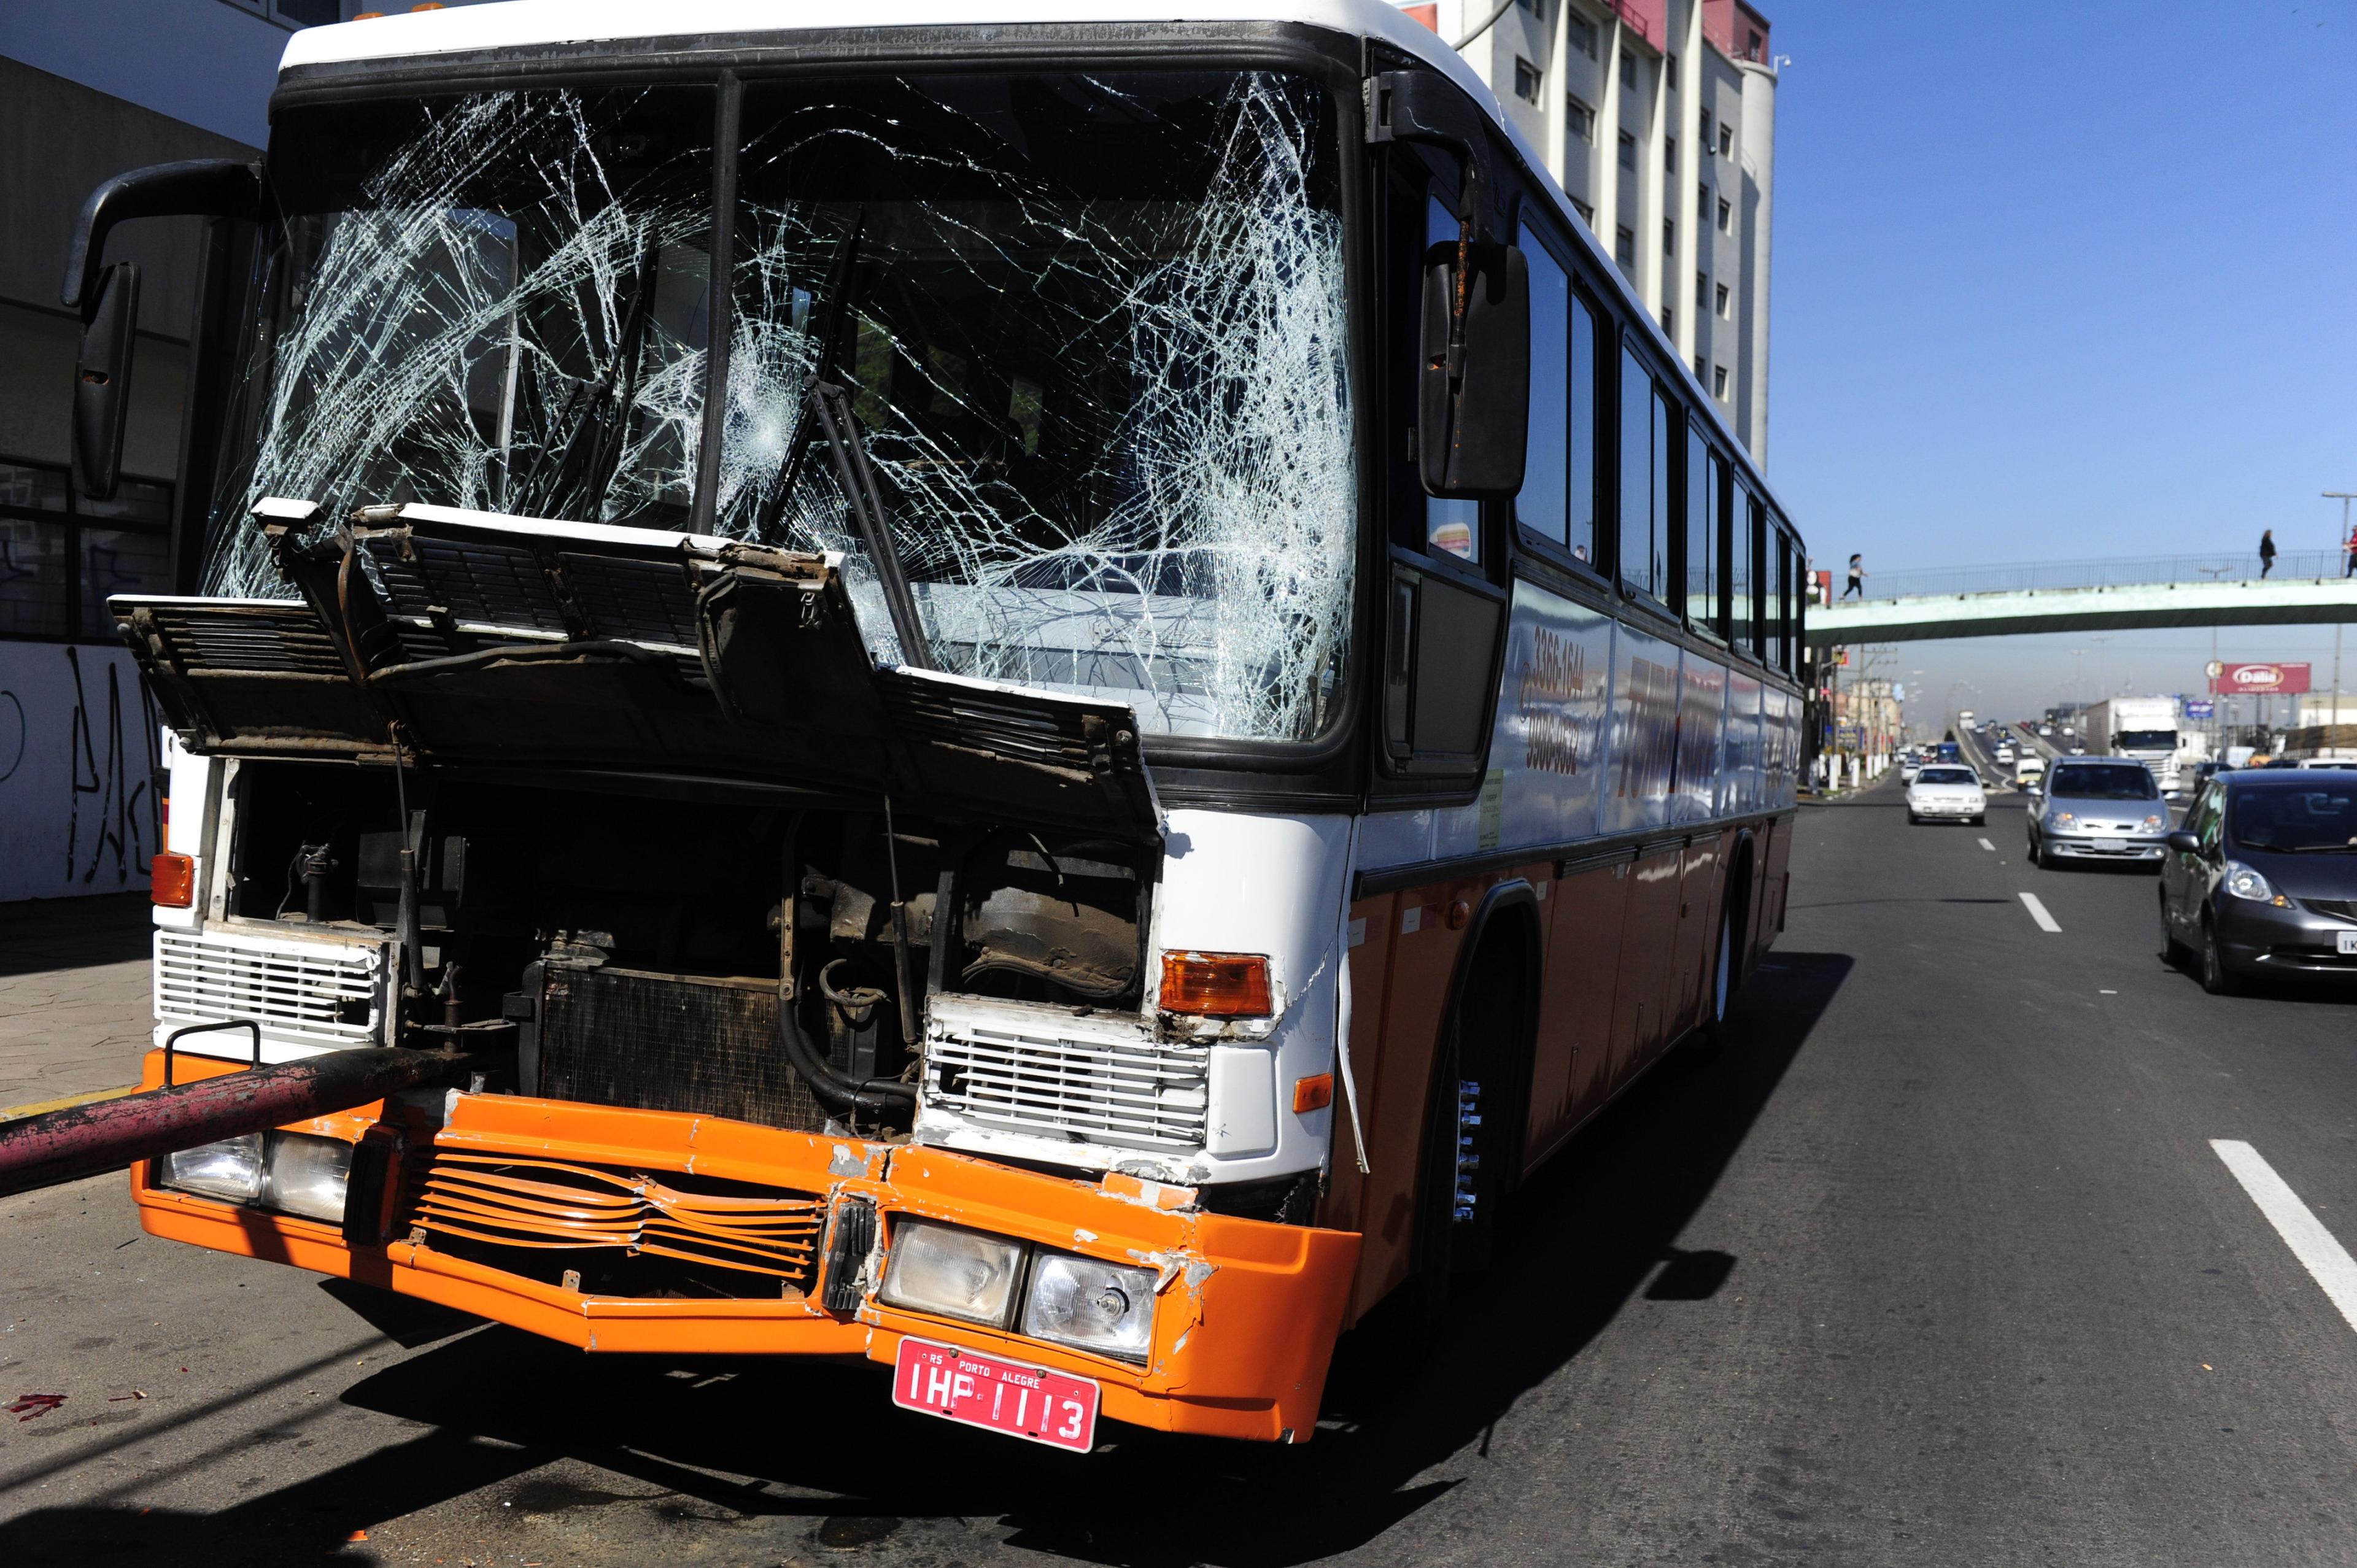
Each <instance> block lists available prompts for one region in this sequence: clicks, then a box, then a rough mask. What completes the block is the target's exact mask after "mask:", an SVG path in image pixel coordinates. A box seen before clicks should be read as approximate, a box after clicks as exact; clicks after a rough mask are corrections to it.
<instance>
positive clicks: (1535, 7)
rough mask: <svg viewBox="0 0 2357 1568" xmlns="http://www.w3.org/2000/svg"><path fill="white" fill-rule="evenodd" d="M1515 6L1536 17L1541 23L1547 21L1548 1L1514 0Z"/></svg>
mask: <svg viewBox="0 0 2357 1568" xmlns="http://www.w3.org/2000/svg"><path fill="white" fill-rule="evenodd" d="M1514 4H1515V5H1520V6H1521V7H1522V8H1523V10H1525V11H1528V12H1529V13H1530V14H1531V15H1532V16H1536V17H1537V18H1538V19H1539V20H1540V21H1542V22H1544V21H1545V20H1546V0H1514Z"/></svg>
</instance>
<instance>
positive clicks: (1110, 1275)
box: [1023, 1252, 1155, 1361]
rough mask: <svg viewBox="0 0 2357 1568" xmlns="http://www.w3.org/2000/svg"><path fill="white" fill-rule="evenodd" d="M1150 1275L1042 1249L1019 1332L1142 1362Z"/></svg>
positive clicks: (1150, 1338) (1149, 1335) (1148, 1327)
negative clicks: (1044, 1251)
mask: <svg viewBox="0 0 2357 1568" xmlns="http://www.w3.org/2000/svg"><path fill="white" fill-rule="evenodd" d="M1154 1279H1155V1274H1154V1271H1153V1270H1152V1269H1129V1268H1123V1267H1120V1266H1119V1265H1117V1264H1114V1263H1100V1262H1097V1261H1096V1260H1095V1259H1094V1258H1076V1257H1073V1256H1071V1254H1070V1253H1067V1252H1049V1253H1044V1254H1042V1255H1041V1257H1040V1259H1039V1262H1037V1263H1034V1264H1033V1265H1032V1267H1031V1290H1030V1293H1029V1294H1028V1296H1027V1297H1026V1298H1025V1300H1024V1303H1023V1332H1024V1334H1025V1335H1027V1336H1028V1337H1031V1338H1033V1339H1048V1340H1052V1341H1054V1342H1055V1343H1056V1344H1059V1345H1070V1346H1072V1347H1074V1348H1078V1349H1082V1350H1094V1351H1096V1352H1097V1353H1098V1354H1099V1355H1103V1356H1118V1357H1120V1358H1122V1359H1124V1360H1126V1361H1143V1360H1145V1359H1146V1351H1147V1350H1149V1349H1150V1348H1152V1347H1153V1344H1154Z"/></svg>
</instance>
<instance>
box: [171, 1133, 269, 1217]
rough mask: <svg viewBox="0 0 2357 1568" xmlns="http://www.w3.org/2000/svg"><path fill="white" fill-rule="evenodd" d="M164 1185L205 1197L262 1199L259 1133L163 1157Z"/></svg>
mask: <svg viewBox="0 0 2357 1568" xmlns="http://www.w3.org/2000/svg"><path fill="white" fill-rule="evenodd" d="M163 1185H164V1186H166V1187H173V1188H175V1189H177V1190H178V1191H181V1192H193V1193H196V1194H198V1195H199V1196H200V1197H225V1198H227V1199H229V1200H230V1201H231V1203H252V1202H253V1200H254V1199H255V1198H257V1197H261V1196H262V1134H261V1133H247V1134H246V1135H245V1136H244V1137H242V1138H223V1139H222V1140H221V1142H220V1143H218V1144H198V1145H197V1146H196V1147H195V1148H193V1149H182V1150H180V1151H178V1153H176V1154H169V1155H165V1156H164V1178H163Z"/></svg>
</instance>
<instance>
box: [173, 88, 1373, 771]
mask: <svg viewBox="0 0 2357 1568" xmlns="http://www.w3.org/2000/svg"><path fill="white" fill-rule="evenodd" d="M713 111H714V96H713V93H712V91H710V90H705V89H683V88H646V89H633V90H628V91H604V92H599V91H567V90H544V91H501V92H486V93H478V94H469V95H466V96H461V97H453V98H441V99H430V100H425V101H422V102H408V103H401V104H392V105H387V104H379V103H371V104H367V105H360V106H339V107H334V108H327V109H307V110H300V111H295V112H292V113H286V114H283V115H282V116H281V117H280V120H279V123H278V129H277V133H276V135H275V137H274V143H273V166H272V180H273V188H274V194H275V196H276V198H277V199H278V200H279V202H280V204H281V206H282V207H283V208H284V209H285V210H286V212H287V213H288V217H287V219H286V221H285V228H284V231H283V232H282V233H281V234H280V235H279V236H278V243H277V244H276V245H275V246H274V249H273V251H272V252H271V255H270V258H269V260H268V262H267V267H268V276H267V277H266V279H265V289H264V309H263V317H262V320H261V321H260V323H259V324H258V329H257V332H256V340H255V341H256V347H255V353H254V360H253V364H254V369H253V372H252V374H251V375H250V377H249V384H248V386H247V388H246V390H245V394H244V395H245V399H246V406H245V411H244V418H245V421H246V425H245V429H246V435H245V445H244V448H243V451H244V456H243V459H242V463H241V464H240V465H239V466H238V467H236V470H235V474H234V478H233V479H232V482H231V485H230V487H229V489H228V491H227V492H226V493H224V495H223V496H222V499H221V508H220V511H219V515H218V517H217V519H216V528H215V532H214V548H213V553H212V556H211V561H210V578H211V583H210V586H211V588H212V591H215V592H225V593H236V594H258V595H281V594H284V593H285V592H287V589H286V588H285V586H284V585H283V584H281V583H280V582H279V581H278V580H277V577H276V574H275V572H274V570H273V569H272V568H271V566H270V565H269V563H268V562H267V560H266V558H265V557H264V554H263V553H262V550H261V548H260V546H261V541H260V540H259V539H258V538H257V537H255V536H254V534H253V531H252V530H251V529H250V528H247V527H244V526H242V518H243V516H244V514H245V512H246V510H248V509H249V508H250V506H251V505H252V503H253V501H254V500H256V499H260V498H262V497H264V496H283V497H288V498H293V499H310V500H317V501H319V502H320V503H322V505H323V506H324V507H325V508H326V509H327V510H328V514H329V515H341V514H345V513H349V512H350V510H352V509H353V508H355V507H358V506H362V505H369V504H374V503H382V502H391V501H404V500H421V501H429V502H436V503H440V504H443V505H449V506H458V507H467V508H471V509H476V510H487V511H494V512H504V513H509V514H511V515H517V516H523V517H541V518H555V519H563V520H567V521H617V522H629V523H637V524H642V525H647V526H654V527H671V528H683V527H687V526H689V525H690V524H691V522H692V521H693V520H694V518H695V517H697V516H698V515H700V514H702V513H703V512H704V511H705V508H700V507H699V506H698V502H699V500H706V498H704V497H701V496H699V493H698V487H699V485H701V484H703V483H705V482H707V481H708V482H709V483H710V484H711V486H712V489H711V492H710V495H709V497H708V500H706V506H707V507H708V515H709V516H710V518H711V521H710V524H709V526H710V528H711V530H712V532H716V533H719V534H722V535H726V536H729V537H735V538H748V539H758V540H759V541H761V542H765V543H774V544H782V545H791V546H795V547H800V548H818V549H825V550H834V551H841V552H843V553H844V554H845V558H846V559H845V571H846V575H847V576H848V577H849V578H850V580H851V582H852V584H853V588H854V596H855V601H856V604H857V607H858V609H859V612H860V619H861V623H862V626H863V628H864V629H865V630H866V635H867V637H868V639H869V643H870V646H871V650H872V651H873V652H874V654H875V656H876V657H877V659H878V660H880V661H884V662H893V661H902V660H905V661H909V662H923V661H929V662H930V663H931V665H932V666H933V667H935V668H937V669H940V670H943V671H949V672H952V673H955V674H960V675H967V676H973V677H978V678H983V679H988V680H995V681H1004V682H1016V683H1020V684H1023V685H1028V686H1043V687H1048V688H1051V689H1057V690H1064V691H1071V692H1075V693H1086V694H1091V695H1097V696H1105V697H1112V698H1114V699H1116V700H1119V701H1122V702H1125V703H1131V704H1133V705H1134V706H1135V707H1136V709H1137V710H1138V713H1139V716H1140V720H1141V723H1142V724H1143V725H1144V726H1145V727H1146V729H1147V730H1149V731H1153V732H1157V733H1163V734H1171V735H1179V736H1216V737H1224V738H1234V739H1249V740H1270V741H1297V740H1302V739H1306V738H1308V737H1311V736H1315V735H1317V734H1318V733H1320V732H1321V731H1322V730H1324V729H1325V728H1326V727H1327V725H1328V724H1329V721H1330V720H1331V719H1332V718H1333V716H1334V715H1335V714H1336V712H1337V711H1338V709H1339V707H1340V697H1341V693H1342V690H1343V686H1342V682H1343V672H1344V659H1345V654H1346V650H1347V639H1348V632H1349V626H1350V618H1351V600H1352V592H1353V586H1352V584H1353V568H1354V565H1355V556H1356V538H1357V499H1356V498H1357V481H1356V474H1355V471H1354V462H1353V455H1352V448H1351V410H1350V395H1349V385H1348V380H1347V363H1348V358H1347V356H1348V342H1347V333H1346V329H1345V314H1344V298H1343V259H1342V229H1341V220H1340V177H1339V168H1338V159H1339V151H1340V149H1339V145H1338V142H1337V130H1336V124H1335V119H1334V113H1333V108H1332V104H1331V103H1330V102H1329V97H1328V94H1327V93H1326V91H1325V90H1324V89H1322V88H1321V87H1319V86H1318V85H1317V84H1316V83H1314V82H1311V81H1306V80H1304V79H1301V78H1297V77H1294V76H1289V75H1285V74H1279V73H1255V72H1232V71H1222V72H1176V71H1169V72H1132V73H1105V74H1094V75H1085V76H1083V75H1077V74H1049V73H1040V74H996V75H989V74H974V75H958V76H942V77H871V78H845V77H829V78H825V79H800V80H795V81H783V82H770V83H755V84H752V85H750V86H748V88H747V89H746V90H745V94H744V102H743V106H742V113H741V121H740V123H741V139H740V147H741V151H740V152H739V155H738V158H737V171H736V176H737V177H736V188H737V192H738V199H737V209H736V211H735V213H734V214H733V215H732V228H733V238H732V239H731V241H730V242H729V243H730V246H731V251H732V263H731V265H730V267H729V277H728V283H729V285H730V286H729V288H728V289H727V290H726V291H724V292H723V293H722V295H721V296H720V297H717V298H715V297H714V291H713V290H712V288H711V282H712V279H711V274H712V272H713V270H714V269H713V266H712V263H711V260H710V255H711V249H712V241H711V233H712V219H711V213H712V206H713V199H712V191H713V184H714V173H713V168H712V164H713V156H712V142H713V137H712V131H711V127H712V124H713V118H714V115H713ZM716 323H726V326H725V328H723V327H720V326H716V325H715V324H716ZM822 377H823V379H824V380H825V381H828V382H829V383H831V384H833V385H835V386H839V387H840V388H841V389H842V390H843V394H844V397H843V403H844V404H845V405H847V407H848V409H849V411H850V418H849V419H848V420H847V421H845V422H842V423H843V425H844V428H842V429H841V430H840V432H839V434H840V437H841V440H842V441H843V442H845V443H856V445H857V446H858V448H859V450H860V453H861V454H864V456H865V458H866V463H867V465H868V466H869V467H872V470H873V472H874V475H875V482H876V488H877V492H878V499H880V500H881V502H882V508H881V510H882V512H883V514H884V517H885V519H886V520H888V533H889V538H890V542H891V544H890V553H891V555H892V556H894V557H897V563H895V562H889V561H888V562H887V563H885V568H886V572H887V574H889V573H890V572H892V571H893V570H894V569H895V567H896V565H897V572H898V575H899V576H900V577H902V578H904V579H905V580H906V582H907V585H908V587H909V595H908V599H907V601H905V602H907V603H912V604H913V606H914V607H915V613H916V622H917V626H918V628H919V629H920V633H921V637H922V639H923V640H924V642H925V644H926V645H927V646H926V647H925V648H924V649H922V650H912V649H903V648H901V647H900V646H899V639H898V637H897V636H896V633H895V630H894V627H893V623H892V619H891V618H890V616H888V614H887V612H886V608H885V598H884V596H883V593H882V591H881V578H880V577H879V574H878V569H877V568H878V563H877V561H876V560H874V559H871V553H870V551H869V550H868V548H867V546H866V542H865V540H864V538H863V535H862V533H861V532H860V530H859V529H858V528H857V527H856V525H855V523H854V521H853V515H852V513H851V512H850V510H848V509H847V507H846V504H845V495H844V493H843V491H842V489H841V488H840V485H839V482H838V478H837V476H838V473H839V472H840V471H841V470H842V467H843V458H844V453H843V451H842V450H841V449H840V447H839V446H835V445H832V444H830V443H829V442H828V441H826V440H825V439H823V438H822V437H821V436H820V435H819V429H820V425H821V422H820V421H819V420H817V419H816V418H814V417H813V414H812V409H813V403H814V399H813V395H812V391H811V384H810V383H811V382H812V381H813V379H815V378H822ZM708 398H710V399H716V400H717V402H718V405H719V406H718V408H717V409H716V411H713V413H712V416H711V417H709V418H707V412H706V403H707V399H708ZM712 429H716V430H717V431H718V433H719V439H718V441H717V443H716V448H717V449H716V451H714V452H711V453H706V452H705V450H704V446H705V441H704V436H705V432H706V431H707V430H712Z"/></svg>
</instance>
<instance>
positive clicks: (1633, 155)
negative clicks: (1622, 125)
mask: <svg viewBox="0 0 2357 1568" xmlns="http://www.w3.org/2000/svg"><path fill="white" fill-rule="evenodd" d="M1620 166H1621V167H1622V168H1624V169H1627V170H1628V171H1629V172H1630V173H1631V174H1635V173H1636V172H1637V138H1636V137H1634V136H1632V135H1631V134H1629V133H1628V132H1626V131H1623V132H1621V133H1620Z"/></svg>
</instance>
